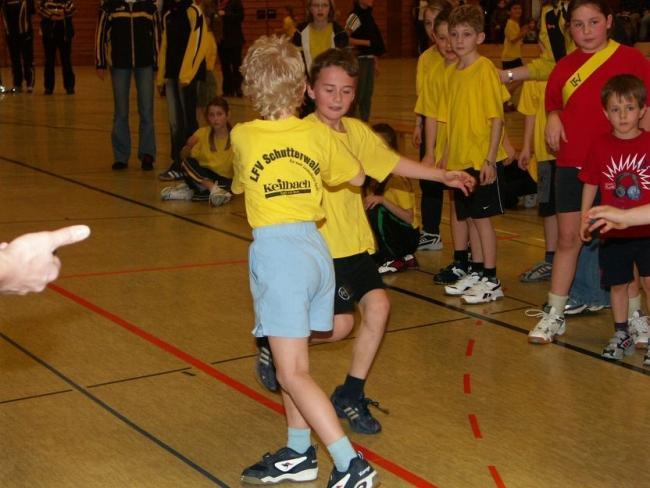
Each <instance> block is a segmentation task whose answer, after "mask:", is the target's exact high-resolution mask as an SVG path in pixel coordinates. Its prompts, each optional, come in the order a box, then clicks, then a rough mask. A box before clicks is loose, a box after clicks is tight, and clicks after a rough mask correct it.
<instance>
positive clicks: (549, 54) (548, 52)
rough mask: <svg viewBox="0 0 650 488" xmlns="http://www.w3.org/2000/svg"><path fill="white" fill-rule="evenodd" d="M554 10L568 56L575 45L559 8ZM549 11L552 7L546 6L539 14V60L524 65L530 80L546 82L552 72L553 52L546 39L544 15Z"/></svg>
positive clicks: (553, 66)
mask: <svg viewBox="0 0 650 488" xmlns="http://www.w3.org/2000/svg"><path fill="white" fill-rule="evenodd" d="M561 3H563V2H561ZM565 7H566V6H565ZM555 8H556V9H557V11H558V18H559V25H560V29H561V30H562V32H563V35H564V47H565V49H566V52H567V54H569V53H570V52H571V51H573V50H574V49H575V43H574V42H573V39H571V35H570V34H569V27H568V25H566V21H565V20H564V16H563V15H562V14H561V13H559V9H560V8H561V6H557V7H555ZM550 10H553V6H552V5H546V6H544V7H542V12H541V14H540V22H539V36H538V39H539V41H538V42H539V44H540V45H541V46H542V52H541V54H540V56H539V58H536V59H533V60H532V61H531V62H530V63H528V64H527V65H526V66H527V67H528V72H529V73H530V79H531V80H539V81H544V80H548V77H549V75H550V74H551V71H553V68H555V58H554V57H553V50H552V49H551V41H550V39H549V37H548V29H547V27H546V21H545V19H546V15H547V14H548V13H549V11H550Z"/></svg>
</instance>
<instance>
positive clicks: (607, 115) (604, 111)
mask: <svg viewBox="0 0 650 488" xmlns="http://www.w3.org/2000/svg"><path fill="white" fill-rule="evenodd" d="M603 113H604V114H605V118H606V119H607V120H609V114H608V113H607V110H605V109H603ZM639 120H640V119H639Z"/></svg>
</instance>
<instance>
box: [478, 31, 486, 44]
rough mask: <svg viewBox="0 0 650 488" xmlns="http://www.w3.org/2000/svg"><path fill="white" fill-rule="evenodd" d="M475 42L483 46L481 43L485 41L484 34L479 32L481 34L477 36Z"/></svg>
mask: <svg viewBox="0 0 650 488" xmlns="http://www.w3.org/2000/svg"><path fill="white" fill-rule="evenodd" d="M477 41H478V44H483V41H485V32H481V33H480V34H479V35H478V39H477Z"/></svg>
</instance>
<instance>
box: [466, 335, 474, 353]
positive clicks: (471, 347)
mask: <svg viewBox="0 0 650 488" xmlns="http://www.w3.org/2000/svg"><path fill="white" fill-rule="evenodd" d="M472 354H474V339H470V340H469V341H467V349H466V350H465V356H467V357H471V355H472Z"/></svg>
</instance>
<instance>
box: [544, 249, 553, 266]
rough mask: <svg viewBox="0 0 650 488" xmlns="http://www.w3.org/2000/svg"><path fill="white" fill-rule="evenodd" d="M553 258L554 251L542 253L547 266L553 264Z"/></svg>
mask: <svg viewBox="0 0 650 488" xmlns="http://www.w3.org/2000/svg"><path fill="white" fill-rule="evenodd" d="M554 257H555V251H546V252H545V253H544V261H546V262H547V263H548V264H553V258H554Z"/></svg>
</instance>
